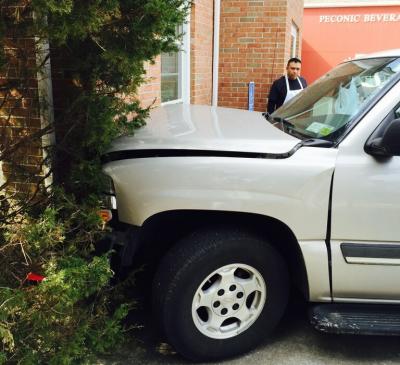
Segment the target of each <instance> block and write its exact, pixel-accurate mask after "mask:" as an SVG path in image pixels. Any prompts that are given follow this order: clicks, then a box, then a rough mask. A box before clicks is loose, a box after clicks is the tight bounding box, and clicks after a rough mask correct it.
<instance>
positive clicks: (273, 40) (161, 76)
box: [139, 0, 303, 111]
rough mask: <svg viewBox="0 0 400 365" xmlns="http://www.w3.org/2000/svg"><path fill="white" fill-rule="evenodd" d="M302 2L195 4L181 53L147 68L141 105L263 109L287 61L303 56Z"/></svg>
mask: <svg viewBox="0 0 400 365" xmlns="http://www.w3.org/2000/svg"><path fill="white" fill-rule="evenodd" d="M302 21H303V0H223V1H221V0H195V1H194V3H193V6H192V11H191V14H190V19H189V21H188V24H185V25H184V26H183V32H184V33H185V35H184V39H183V47H182V48H183V49H182V52H179V53H177V54H172V55H168V54H163V55H161V56H160V57H158V58H157V60H156V62H155V64H153V65H148V66H147V77H148V82H147V83H146V84H145V85H143V86H142V87H141V88H140V90H139V96H140V98H141V100H142V102H143V103H144V104H145V105H148V104H150V103H152V102H153V101H154V100H155V104H156V105H157V104H160V103H173V102H190V103H192V104H212V105H219V106H226V107H233V108H242V109H246V108H247V107H248V84H249V82H250V81H253V82H254V83H255V94H254V109H255V110H259V111H263V110H265V109H266V97H267V93H268V91H269V87H270V85H271V83H272V81H274V80H275V79H276V78H277V77H279V76H281V75H282V74H283V72H284V70H285V67H286V61H287V59H288V58H290V57H291V56H298V55H300V54H301V49H300V48H301V42H300V40H301V35H302Z"/></svg>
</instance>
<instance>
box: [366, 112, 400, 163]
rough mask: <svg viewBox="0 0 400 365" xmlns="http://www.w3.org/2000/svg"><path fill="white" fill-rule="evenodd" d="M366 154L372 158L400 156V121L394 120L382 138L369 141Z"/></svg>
mask: <svg viewBox="0 0 400 365" xmlns="http://www.w3.org/2000/svg"><path fill="white" fill-rule="evenodd" d="M365 152H367V153H368V154H370V155H372V156H386V157H389V156H400V119H395V120H393V121H392V122H391V123H390V124H389V126H388V127H387V128H386V130H385V131H384V132H383V135H382V137H376V138H372V139H370V140H368V141H367V143H366V144H365Z"/></svg>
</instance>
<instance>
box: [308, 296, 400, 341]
mask: <svg viewBox="0 0 400 365" xmlns="http://www.w3.org/2000/svg"><path fill="white" fill-rule="evenodd" d="M309 317H310V322H311V324H312V325H313V326H314V328H315V329H316V330H318V331H321V332H325V333H337V334H357V335H376V336H399V335H400V306H398V305H374V304H320V305H315V306H313V307H312V308H311V309H310V311H309Z"/></svg>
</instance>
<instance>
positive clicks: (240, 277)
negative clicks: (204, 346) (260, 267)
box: [192, 264, 267, 339]
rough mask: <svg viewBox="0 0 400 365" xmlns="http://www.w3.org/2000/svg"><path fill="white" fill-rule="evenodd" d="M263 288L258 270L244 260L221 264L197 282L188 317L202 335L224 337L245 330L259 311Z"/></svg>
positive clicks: (265, 290) (262, 299)
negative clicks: (201, 280)
mask: <svg viewBox="0 0 400 365" xmlns="http://www.w3.org/2000/svg"><path fill="white" fill-rule="evenodd" d="M266 292H267V288H266V285H265V281H264V279H263V277H262V276H261V274H260V273H259V272H258V271H257V270H256V269H255V268H254V267H251V266H249V265H245V264H231V265H226V266H223V267H221V268H219V269H217V270H215V271H214V272H212V273H211V274H210V275H208V276H207V277H206V278H205V279H204V280H203V282H202V283H201V284H200V285H199V287H198V288H197V290H196V293H195V295H194V297H193V302H192V318H193V322H194V324H195V325H196V328H197V329H198V330H199V331H200V332H201V333H202V334H204V335H206V336H207V337H210V338H215V339H225V338H230V337H234V336H237V335H239V334H240V333H242V332H244V331H246V330H247V329H248V328H249V327H250V326H251V325H252V324H253V323H254V322H255V321H256V320H257V318H258V317H259V315H260V314H261V312H262V310H263V308H264V304H265V300H266Z"/></svg>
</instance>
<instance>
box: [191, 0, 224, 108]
mask: <svg viewBox="0 0 400 365" xmlns="http://www.w3.org/2000/svg"><path fill="white" fill-rule="evenodd" d="M224 1H225V0H224ZM190 27H191V37H190V52H191V60H190V68H191V70H190V73H191V82H190V83H191V93H190V100H191V103H192V104H211V98H212V65H213V64H212V62H213V27H214V1H213V0H195V1H194V3H193V5H192V12H191V16H190Z"/></svg>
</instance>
